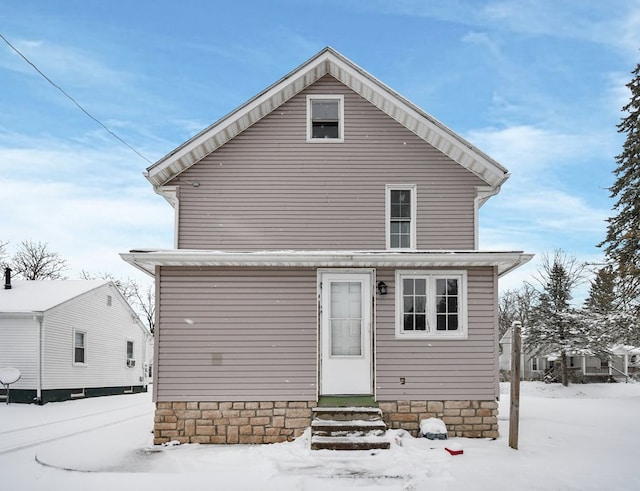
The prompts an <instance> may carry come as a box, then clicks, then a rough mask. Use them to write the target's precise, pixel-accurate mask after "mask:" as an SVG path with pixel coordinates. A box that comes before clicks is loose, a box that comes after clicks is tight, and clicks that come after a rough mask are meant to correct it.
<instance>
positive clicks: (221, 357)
mask: <svg viewBox="0 0 640 491" xmlns="http://www.w3.org/2000/svg"><path fill="white" fill-rule="evenodd" d="M508 176H509V174H508V172H507V170H506V169H505V168H504V167H502V166H501V165H500V164H498V163H497V162H496V161H494V160H493V159H492V158H490V157H489V156H487V155H486V154H484V153H483V152H481V151H480V150H478V149H477V148H475V147H474V146H473V145H471V144H470V143H468V142H467V141H465V140H464V139H462V138H461V137H460V136H458V135H456V134H455V133H454V132H452V131H451V130H450V129H448V128H447V127H446V126H444V125H443V124H442V123H440V122H438V121H437V120H436V119H434V118H433V117H432V116H430V115H429V114H427V113H425V112H424V111H422V110H421V109H419V108H418V107H416V106H415V105H413V104H412V103H410V102H409V101H407V100H406V99H404V98H403V97H401V96H400V95H398V94H397V93H396V92H394V91H393V90H392V89H390V88H389V87H387V86H386V85H384V84H383V83H382V82H380V81H378V80H377V79H376V78H374V77H373V76H371V75H370V74H368V73H367V72H365V71H364V70H363V69H362V68H360V67H358V66H357V65H355V64H354V63H352V62H351V61H350V60H348V59H346V58H345V57H343V56H342V55H341V54H339V53H337V52H336V51H335V50H333V49H331V48H326V49H323V50H322V51H321V52H320V53H318V54H317V55H315V56H314V57H313V58H311V59H310V60H309V61H307V62H306V63H304V64H303V65H301V66H300V67H299V68H297V69H295V70H294V71H293V72H291V73H289V74H288V75H286V76H284V77H283V78H282V79H281V80H279V81H277V82H276V83H275V84H273V85H272V86H270V87H268V88H267V89H266V90H264V91H263V92H261V93H260V94H258V95H257V96H255V97H254V98H253V99H251V100H250V101H248V102H246V103H245V104H243V105H242V106H240V107H239V108H237V109H236V110H235V111H233V112H232V113H230V114H228V115H227V116H225V117H223V118H222V119H220V120H219V121H218V122H216V123H214V124H213V125H212V126H210V127H209V128H207V129H205V130H204V131H202V132H201V133H200V134H198V135H196V136H195V137H193V138H192V139H191V140H189V141H187V142H186V143H184V144H183V145H181V146H180V147H178V148H176V149H175V150H174V151H172V152H171V153H170V154H169V155H167V156H165V157H163V158H162V159H160V160H159V161H158V162H157V163H155V164H154V165H152V166H151V167H149V168H148V169H147V172H146V177H147V179H148V180H149V181H150V182H151V184H152V185H153V187H154V189H155V191H156V192H157V193H159V194H161V195H162V196H164V197H165V198H166V199H167V201H168V202H169V203H171V205H172V206H173V208H174V209H175V249H171V250H133V251H131V252H129V253H126V254H122V256H123V258H124V259H125V260H126V261H128V262H129V263H131V264H132V265H134V266H136V267H138V268H140V269H142V270H144V271H147V272H148V273H149V274H151V275H153V276H154V277H155V279H156V288H157V302H158V305H157V307H158V308H157V323H156V326H157V327H156V330H155V348H156V349H155V360H154V367H155V373H154V376H155V379H154V383H155V389H154V397H155V402H156V405H157V406H156V407H157V411H156V419H155V421H156V423H155V442H156V443H162V442H166V441H167V440H172V439H177V440H180V441H183V442H210V443H268V442H278V441H284V440H288V439H291V438H293V437H296V436H298V435H300V434H301V433H302V431H303V430H304V429H305V428H306V427H308V426H309V425H310V418H311V409H312V408H313V407H315V406H316V405H317V404H319V403H320V402H322V401H323V399H324V398H328V397H329V396H336V397H337V398H340V397H346V396H360V397H361V398H364V399H369V400H371V401H373V403H374V404H376V405H377V406H378V407H379V408H380V409H382V411H383V414H384V419H385V421H386V422H387V424H388V425H390V426H391V427H394V428H405V429H408V430H410V431H412V432H413V433H414V434H415V433H416V432H417V429H418V424H419V420H420V419H421V418H423V417H440V418H443V419H444V421H445V422H446V424H447V426H448V430H449V434H450V435H458V436H471V437H496V436H497V434H498V431H497V430H498V425H497V402H496V401H497V398H498V395H499V387H498V326H497V298H498V278H500V277H501V276H502V275H504V274H506V273H508V272H509V271H511V270H513V269H514V268H517V267H518V266H520V265H521V264H523V263H525V262H527V261H528V260H529V259H530V258H531V255H529V254H524V253H523V252H521V251H516V252H513V251H511V252H496V251H480V250H478V249H477V244H478V234H477V230H478V212H479V209H480V206H481V205H482V204H483V203H484V202H485V201H486V200H487V199H488V198H489V197H491V196H493V195H494V194H496V193H497V192H498V191H499V190H500V186H501V185H502V184H503V183H504V182H505V181H506V180H507V178H508Z"/></svg>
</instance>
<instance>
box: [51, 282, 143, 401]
mask: <svg viewBox="0 0 640 491" xmlns="http://www.w3.org/2000/svg"><path fill="white" fill-rule="evenodd" d="M107 295H110V296H111V297H112V304H111V306H110V307H109V306H107ZM74 328H75V329H77V330H79V331H83V332H85V333H86V337H85V362H86V363H85V365H83V366H82V365H74V363H73V332H74ZM44 337H45V342H44V345H45V348H44V357H43V358H44V368H43V386H42V388H43V389H62V388H96V387H122V386H131V385H142V384H143V382H141V381H140V377H141V376H143V375H144V362H145V359H144V358H145V356H146V354H145V338H144V334H143V332H142V330H141V328H140V326H139V325H138V324H137V323H136V322H134V320H133V318H132V316H131V312H130V310H129V309H128V308H127V307H125V306H124V305H123V304H122V303H121V302H120V299H119V297H118V296H117V292H115V291H113V290H111V288H109V286H104V287H101V288H98V289H96V290H92V291H90V292H88V293H86V294H84V295H81V296H79V297H77V298H75V299H73V300H70V301H68V302H66V303H64V304H62V305H61V306H59V307H56V308H54V309H52V310H50V311H47V312H46V313H45V318H44ZM127 340H131V341H134V350H135V360H136V365H135V367H131V368H130V367H127V366H126V359H127V356H126V355H127V352H126V346H127V345H126V342H127ZM143 380H144V379H143Z"/></svg>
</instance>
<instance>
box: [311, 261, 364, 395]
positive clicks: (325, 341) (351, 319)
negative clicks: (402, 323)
mask: <svg viewBox="0 0 640 491" xmlns="http://www.w3.org/2000/svg"><path fill="white" fill-rule="evenodd" d="M319 274H320V278H319V279H320V394H321V395H370V394H372V393H373V392H372V387H373V381H372V364H371V351H372V338H371V335H372V327H371V324H372V322H371V317H372V316H371V304H372V291H371V285H372V283H373V282H372V274H371V273H369V272H366V273H363V272H362V271H359V272H320V273H319Z"/></svg>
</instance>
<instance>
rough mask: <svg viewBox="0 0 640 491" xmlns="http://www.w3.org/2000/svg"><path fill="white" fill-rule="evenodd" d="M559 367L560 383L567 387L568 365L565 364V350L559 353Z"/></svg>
mask: <svg viewBox="0 0 640 491" xmlns="http://www.w3.org/2000/svg"><path fill="white" fill-rule="evenodd" d="M560 367H561V371H562V385H564V386H565V387H567V386H568V385H569V367H568V366H567V352H566V351H562V352H561V353H560Z"/></svg>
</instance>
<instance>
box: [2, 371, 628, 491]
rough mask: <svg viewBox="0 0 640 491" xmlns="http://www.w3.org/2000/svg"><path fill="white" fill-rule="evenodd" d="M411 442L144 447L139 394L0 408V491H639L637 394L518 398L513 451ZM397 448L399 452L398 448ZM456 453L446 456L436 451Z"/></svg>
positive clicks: (527, 391)
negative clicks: (367, 446) (337, 448)
mask: <svg viewBox="0 0 640 491" xmlns="http://www.w3.org/2000/svg"><path fill="white" fill-rule="evenodd" d="M508 390H509V385H508V384H504V385H503V386H502V391H503V397H502V400H501V402H500V411H501V416H500V431H501V435H502V436H501V437H500V438H499V439H498V440H495V441H490V440H471V439H464V438H456V439H452V440H448V441H438V440H427V439H416V438H411V437H409V436H406V435H403V434H402V433H398V432H389V436H390V438H392V441H393V443H392V446H391V449H390V450H381V451H375V452H332V451H311V450H310V449H309V440H308V438H309V437H308V435H305V436H304V437H302V438H299V439H298V440H296V441H295V442H291V443H283V444H275V445H263V446H244V445H240V446H200V445H182V446H175V447H160V448H154V447H152V446H151V440H152V435H151V428H152V421H153V404H152V403H151V396H150V394H136V395H124V396H112V397H101V398H96V399H85V400H77V401H69V402H63V403H50V404H46V405H45V406H33V405H29V406H27V405H18V404H11V405H9V406H6V405H4V404H2V405H0V489H1V490H54V489H56V490H57V489H60V490H62V489H64V490H65V491H76V490H77V491H81V490H82V491H85V490H88V489H91V490H92V491H100V490H118V491H120V490H122V491H124V490H129V489H135V490H136V491H144V490H153V491H159V490H165V489H188V490H189V491H197V490H222V491H227V490H247V491H253V490H299V491H320V490H322V491H327V490H330V491H333V490H345V489H346V490H358V489H367V490H380V491H382V490H384V491H392V490H394V491H396V490H398V491H399V490H403V491H410V490H415V491H418V490H465V491H475V490H484V489H487V490H503V489H504V490H531V489H540V490H545V491H549V490H581V491H582V490H599V491H600V490H638V489H640V466H638V454H637V451H638V444H639V443H640V424H639V421H638V420H639V418H640V383H635V384H591V385H572V386H570V387H568V388H565V387H562V386H561V385H555V384H554V385H545V384H542V383H535V382H528V383H527V382H524V383H523V384H522V389H521V394H522V398H521V420H520V445H519V447H520V449H519V450H517V451H516V450H513V449H511V448H509V446H508V444H507V440H508V433H509V421H508V418H509V410H508V409H509V395H508ZM397 441H399V442H400V444H398V443H397ZM453 443H455V444H458V445H459V446H461V447H462V449H463V450H464V453H463V454H462V455H457V456H452V455H449V453H447V452H446V451H445V450H444V447H445V446H446V445H450V444H453Z"/></svg>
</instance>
